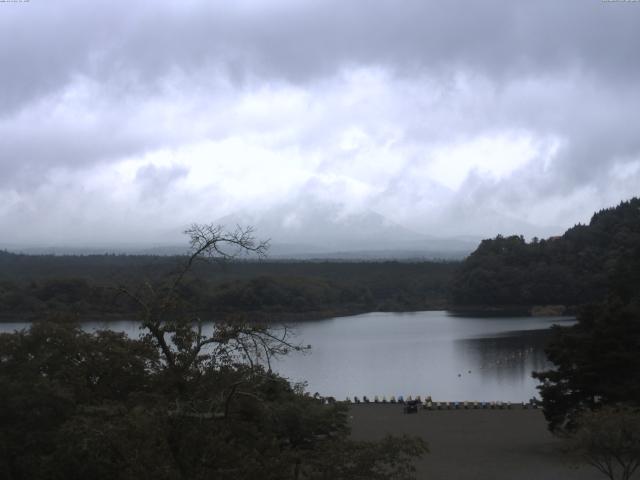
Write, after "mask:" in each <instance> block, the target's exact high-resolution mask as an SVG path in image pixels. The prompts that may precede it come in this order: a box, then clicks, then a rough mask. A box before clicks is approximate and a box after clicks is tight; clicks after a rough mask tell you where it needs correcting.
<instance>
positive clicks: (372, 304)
mask: <svg viewBox="0 0 640 480" xmlns="http://www.w3.org/2000/svg"><path fill="white" fill-rule="evenodd" d="M4 256H5V257H6V258H8V259H11V260H10V261H9V260H7V259H5V260H4V265H3V260H2V257H0V312H2V314H3V316H4V318H8V319H15V318H16V317H17V316H31V317H34V318H42V317H45V316H47V315H50V314H53V313H61V312H63V313H66V314H69V315H82V316H84V317H86V316H87V315H90V316H96V317H100V316H105V315H108V316H118V317H129V318H130V317H131V316H133V315H134V314H135V313H136V312H137V311H138V305H136V303H135V302H133V301H131V299H130V298H127V297H126V296H123V295H121V294H120V292H118V291H117V290H116V289H114V288H113V284H114V282H118V283H121V284H126V285H129V286H131V287H132V288H133V287H134V286H137V285H141V284H143V283H145V282H146V281H153V282H156V281H157V280H158V279H161V278H166V271H171V270H175V269H176V268H177V265H179V262H181V261H184V258H185V257H136V256H113V255H104V256H98V255H92V256H86V257H54V256H26V255H13V254H8V253H5V254H4ZM3 267H4V268H3ZM162 269H164V270H165V271H162ZM454 269H455V264H453V263H438V262H418V263H400V262H370V263H358V262H342V263H339V262H266V261H262V262H248V261H229V262H226V263H224V264H222V265H217V266H213V265H210V264H208V263H202V262H197V263H195V264H194V265H193V267H192V268H191V269H190V271H189V273H188V275H187V277H186V278H185V279H184V280H183V282H182V283H181V285H180V287H179V288H180V295H181V298H182V300H183V301H184V302H185V303H188V305H189V308H190V309H191V310H192V311H193V312H197V313H198V314H200V315H201V316H204V317H207V318H220V317H223V316H224V315H226V314H228V313H239V312H244V313H247V314H251V315H252V316H253V317H256V316H259V317H260V318H262V319H263V320H270V319H272V318H277V317H280V316H281V315H282V314H293V316H294V318H295V317H296V315H297V316H300V317H304V316H305V314H309V315H310V316H311V315H313V316H318V315H333V314H348V313H353V312H362V311H372V310H420V309H426V308H433V307H443V306H444V304H445V302H446V298H447V294H448V293H447V292H448V283H449V281H450V279H451V277H452V274H453V271H454Z"/></svg>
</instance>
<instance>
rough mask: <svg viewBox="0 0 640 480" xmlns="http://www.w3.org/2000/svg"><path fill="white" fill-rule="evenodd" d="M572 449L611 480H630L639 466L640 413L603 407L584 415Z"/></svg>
mask: <svg viewBox="0 0 640 480" xmlns="http://www.w3.org/2000/svg"><path fill="white" fill-rule="evenodd" d="M578 424H579V428H578V430H577V431H576V433H575V434H574V435H573V445H574V448H575V450H576V451H577V452H579V453H580V454H581V455H582V456H583V457H584V458H585V459H586V460H587V462H588V463H589V464H590V465H592V466H594V467H595V468H597V469H598V470H599V471H600V472H602V473H603V474H604V475H606V476H607V477H608V478H609V479H611V480H616V479H620V480H629V479H630V478H631V476H632V475H633V474H634V472H635V471H636V470H637V469H638V467H639V466H640V412H638V411H637V410H631V409H629V408H622V407H620V408H617V407H604V408H602V409H600V410H596V411H591V412H587V413H585V414H583V415H582V416H581V417H580V419H579V422H578Z"/></svg>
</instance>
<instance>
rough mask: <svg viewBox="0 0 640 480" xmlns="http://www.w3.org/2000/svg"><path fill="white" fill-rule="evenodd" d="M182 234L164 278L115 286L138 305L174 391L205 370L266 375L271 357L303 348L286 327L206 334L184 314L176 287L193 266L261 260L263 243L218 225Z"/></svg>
mask: <svg viewBox="0 0 640 480" xmlns="http://www.w3.org/2000/svg"><path fill="white" fill-rule="evenodd" d="M184 233H185V234H186V235H187V236H188V237H189V245H190V251H189V254H188V256H187V257H186V259H185V261H184V263H183V264H182V265H180V266H179V267H178V268H177V269H176V271H174V272H173V273H172V274H171V275H170V276H169V277H168V278H167V279H165V280H164V281H161V282H157V281H155V282H154V281H149V280H147V281H145V282H144V284H143V285H140V286H138V288H137V289H133V288H129V287H124V286H122V287H120V291H121V292H122V293H124V294H125V295H127V296H128V297H129V298H131V299H132V300H133V301H134V302H135V303H136V304H137V305H138V307H139V311H140V316H141V328H142V329H143V331H145V332H146V339H147V340H148V341H150V342H152V343H153V344H154V345H155V346H156V347H157V348H158V349H159V350H160V352H161V354H162V360H163V364H164V366H165V368H166V369H167V370H168V371H169V372H170V373H171V375H172V377H173V380H174V382H175V385H176V387H178V390H180V388H181V385H182V384H183V383H184V382H185V381H187V380H188V379H189V378H190V377H192V376H193V375H198V374H199V371H200V369H202V368H205V367H206V368H219V367H221V366H224V365H231V364H234V363H243V362H244V363H246V364H248V365H249V366H250V367H254V366H256V365H257V364H263V365H264V366H265V367H266V369H267V371H270V370H271V358H272V357H273V356H274V355H282V354H286V353H288V352H289V351H291V350H302V349H303V347H300V346H299V345H296V344H294V343H292V342H291V341H290V332H289V330H288V329H287V328H286V327H279V328H270V327H267V326H265V325H259V324H254V323H249V322H247V321H242V320H236V321H233V322H224V321H218V322H215V323H213V325H210V327H209V329H210V331H208V332H206V331H205V328H204V327H205V326H204V324H203V321H202V319H201V318H200V317H199V316H198V315H190V314H188V313H185V312H188V309H187V308H185V305H184V302H183V301H182V298H181V297H182V294H181V291H180V287H181V286H182V285H183V283H184V281H185V279H186V278H187V276H188V274H189V273H190V272H191V270H192V269H193V267H194V265H195V264H196V262H198V261H210V260H215V261H225V260H231V259H234V258H237V257H238V256H244V255H254V256H256V257H259V258H260V257H264V256H265V254H266V251H267V248H268V241H257V240H256V239H255V237H254V235H253V229H252V228H251V227H248V228H242V227H239V226H238V227H236V229H235V230H233V231H226V230H225V229H224V227H222V226H220V225H213V224H210V225H200V224H193V225H191V226H190V227H189V228H188V229H187V230H185V232H184ZM237 387H238V385H236V386H234V387H233V388H232V393H231V394H230V395H231V396H233V395H236V394H238V393H239V390H238V388H237ZM227 404H228V399H227Z"/></svg>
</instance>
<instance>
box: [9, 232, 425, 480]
mask: <svg viewBox="0 0 640 480" xmlns="http://www.w3.org/2000/svg"><path fill="white" fill-rule="evenodd" d="M225 243H226V244H232V245H236V246H239V247H240V248H242V249H244V250H246V251H248V252H250V253H260V252H261V250H262V246H261V244H256V243H255V242H254V241H253V239H252V238H251V237H250V236H247V235H246V234H245V233H243V232H240V233H239V234H234V233H231V234H226V233H224V232H222V231H221V230H219V229H216V228H215V227H208V226H205V227H204V228H201V227H200V226H195V227H194V229H193V230H192V232H191V246H192V254H191V256H188V257H186V258H185V259H183V264H182V266H181V267H178V268H177V269H176V270H175V271H174V272H173V273H172V274H171V275H169V276H164V277H162V278H155V279H148V281H147V280H144V281H142V284H140V285H139V287H140V288H135V286H133V285H132V286H128V287H122V289H121V291H122V293H123V294H125V295H126V296H127V297H129V298H130V299H131V300H133V301H134V303H135V305H137V310H138V311H137V313H138V318H139V319H140V322H141V326H142V328H143V329H144V332H145V334H144V335H142V336H140V338H138V339H130V338H127V337H126V336H125V335H124V334H121V333H116V332H112V331H108V330H107V331H99V332H94V333H88V332H85V331H83V330H82V329H81V328H80V326H79V325H78V324H75V323H74V322H73V321H72V320H73V319H72V318H65V317H64V314H61V315H62V316H61V317H59V318H58V319H62V320H64V321H60V322H59V321H55V320H54V321H47V322H35V323H34V324H33V326H32V328H30V329H29V330H22V331H18V332H14V333H13V334H0V352H2V354H1V355H0V425H2V428H0V478H7V479H10V480H36V479H42V480H45V479H46V480H51V479H60V480H63V479H64V480H73V479H77V480H84V479H95V480H100V479H104V480H107V479H123V480H137V479H142V478H154V479H158V480H178V479H190V480H191V479H193V480H198V479H202V480H204V479H211V478H216V479H220V480H223V479H229V480H232V479H258V478H260V479H265V480H268V479H271V480H281V479H291V480H301V479H303V478H308V479H318V480H320V479H326V478H332V479H336V480H339V479H340V480H361V479H364V478H366V479H372V480H376V479H378V480H409V479H412V478H414V476H413V473H414V471H415V468H414V467H413V465H412V463H411V460H412V459H414V458H416V457H420V456H422V455H423V454H424V453H426V452H427V451H428V450H427V445H426V444H425V442H424V441H423V440H421V439H420V438H417V437H416V438H413V437H406V436H402V437H389V436H388V437H385V438H384V439H382V440H380V441H369V442H364V441H354V440H352V439H351V438H350V437H349V424H348V406H347V405H346V404H344V403H338V402H336V401H335V399H332V398H326V399H325V398H322V397H319V396H318V395H315V396H311V395H309V394H308V393H306V392H305V391H304V384H291V383H289V381H288V380H286V379H284V378H281V377H279V376H278V375H277V374H276V373H275V372H273V371H272V370H271V361H270V359H271V358H274V357H277V356H280V355H285V354H286V353H287V352H289V351H291V350H301V349H304V348H306V347H302V346H299V345H297V344H295V343H292V340H291V338H290V337H289V336H288V335H287V330H286V329H284V331H282V330H278V329H270V328H267V327H265V326H262V325H258V324H256V323H255V322H252V323H243V322H238V321H235V322H233V323H225V322H217V323H216V324H215V325H214V327H213V331H212V332H208V333H207V334H205V333H203V329H202V324H203V322H202V321H201V320H200V321H199V320H198V318H194V317H193V316H192V315H191V314H190V310H191V305H190V299H189V297H188V296H187V295H186V294H185V290H184V289H182V288H181V286H182V285H183V283H184V282H185V281H186V280H187V279H188V278H189V277H188V274H189V273H190V272H191V270H192V268H193V266H194V265H195V264H196V263H195V260H197V259H201V258H203V257H205V258H210V257H212V256H216V255H217V256H218V257H219V252H220V250H219V245H220V244H225Z"/></svg>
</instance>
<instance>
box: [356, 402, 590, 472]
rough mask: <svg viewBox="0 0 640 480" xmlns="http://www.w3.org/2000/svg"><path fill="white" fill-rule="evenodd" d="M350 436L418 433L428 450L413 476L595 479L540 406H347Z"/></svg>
mask: <svg viewBox="0 0 640 480" xmlns="http://www.w3.org/2000/svg"><path fill="white" fill-rule="evenodd" d="M349 416H350V423H351V428H352V437H353V438H354V439H357V440H378V439H380V438H382V437H384V436H385V435H386V434H392V435H403V434H407V435H418V436H420V437H422V438H423V439H424V440H426V441H427V442H428V443H429V450H430V453H428V454H427V455H425V456H424V457H423V458H422V459H419V460H418V461H417V462H416V464H415V466H416V470H417V475H416V478H417V479H418V480H423V479H424V480H449V479H455V480H472V479H473V480H513V479H518V480H539V479H544V480H598V479H600V478H602V474H600V473H599V472H598V471H597V470H596V469H595V468H592V467H590V466H588V465H586V464H584V463H583V462H582V461H581V460H580V459H579V458H575V457H570V456H567V455H566V454H565V453H564V452H563V448H564V443H563V440H561V439H558V438H556V437H554V436H553V435H551V433H549V431H548V430H547V424H546V422H545V420H544V417H543V415H542V412H541V411H540V410H531V409H529V410H523V409H513V410H433V411H429V410H420V411H419V413H417V414H404V413H403V411H402V406H400V405H389V404H360V405H352V406H351V407H350V410H349Z"/></svg>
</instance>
